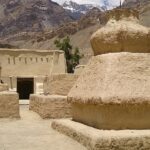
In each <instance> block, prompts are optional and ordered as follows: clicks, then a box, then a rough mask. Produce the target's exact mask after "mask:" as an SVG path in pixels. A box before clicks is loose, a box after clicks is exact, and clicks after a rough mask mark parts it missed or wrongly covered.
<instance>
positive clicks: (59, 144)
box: [0, 105, 86, 150]
mask: <svg viewBox="0 0 150 150" xmlns="http://www.w3.org/2000/svg"><path fill="white" fill-rule="evenodd" d="M20 114H21V119H19V120H14V119H13V120H12V119H0V150H86V148H84V147H83V146H82V145H80V144H79V143H77V142H76V141H74V140H72V139H71V138H69V137H67V136H65V135H63V134H60V133H58V132H57V131H54V130H53V129H52V128H51V121H52V120H42V119H41V118H40V117H39V116H38V115H37V114H36V113H34V112H32V111H29V110H28V105H25V106H23V105H22V106H20Z"/></svg>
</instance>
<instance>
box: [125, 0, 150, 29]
mask: <svg viewBox="0 0 150 150" xmlns="http://www.w3.org/2000/svg"><path fill="white" fill-rule="evenodd" d="M123 7H127V8H132V9H133V8H134V9H138V11H139V19H140V23H141V24H143V25H145V26H148V27H150V1H149V0H125V1H124V3H123Z"/></svg>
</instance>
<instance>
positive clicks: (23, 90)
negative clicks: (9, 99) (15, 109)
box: [17, 78, 34, 100]
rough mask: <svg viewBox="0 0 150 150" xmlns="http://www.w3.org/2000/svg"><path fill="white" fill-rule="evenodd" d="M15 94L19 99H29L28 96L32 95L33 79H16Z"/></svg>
mask: <svg viewBox="0 0 150 150" xmlns="http://www.w3.org/2000/svg"><path fill="white" fill-rule="evenodd" d="M17 92H18V94H19V99H21V100H22V99H29V97H30V94H33V93H34V79H33V78H17Z"/></svg>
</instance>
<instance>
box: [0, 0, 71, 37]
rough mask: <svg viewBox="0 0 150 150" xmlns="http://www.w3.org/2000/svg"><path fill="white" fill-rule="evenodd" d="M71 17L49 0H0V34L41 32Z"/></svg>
mask: <svg viewBox="0 0 150 150" xmlns="http://www.w3.org/2000/svg"><path fill="white" fill-rule="evenodd" d="M70 21H73V19H72V17H71V16H69V14H68V13H67V12H66V11H65V10H64V9H63V7H61V6H60V5H58V4H57V3H55V2H52V1H51V0H0V36H1V37H5V36H8V35H12V34H18V33H19V34H21V33H22V32H43V31H46V30H51V29H52V28H54V27H58V26H59V25H61V24H63V23H64V22H70Z"/></svg>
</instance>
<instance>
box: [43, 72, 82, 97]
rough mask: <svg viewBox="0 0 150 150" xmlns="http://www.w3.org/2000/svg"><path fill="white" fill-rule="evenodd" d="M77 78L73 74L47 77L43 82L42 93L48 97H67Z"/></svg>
mask: <svg viewBox="0 0 150 150" xmlns="http://www.w3.org/2000/svg"><path fill="white" fill-rule="evenodd" d="M78 77H79V76H78V75H74V74H57V75H52V76H49V77H47V79H45V82H44V93H46V94H50V95H67V94H68V93H69V91H70V89H71V88H72V87H73V85H74V83H75V82H76V80H77V79H78Z"/></svg>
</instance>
